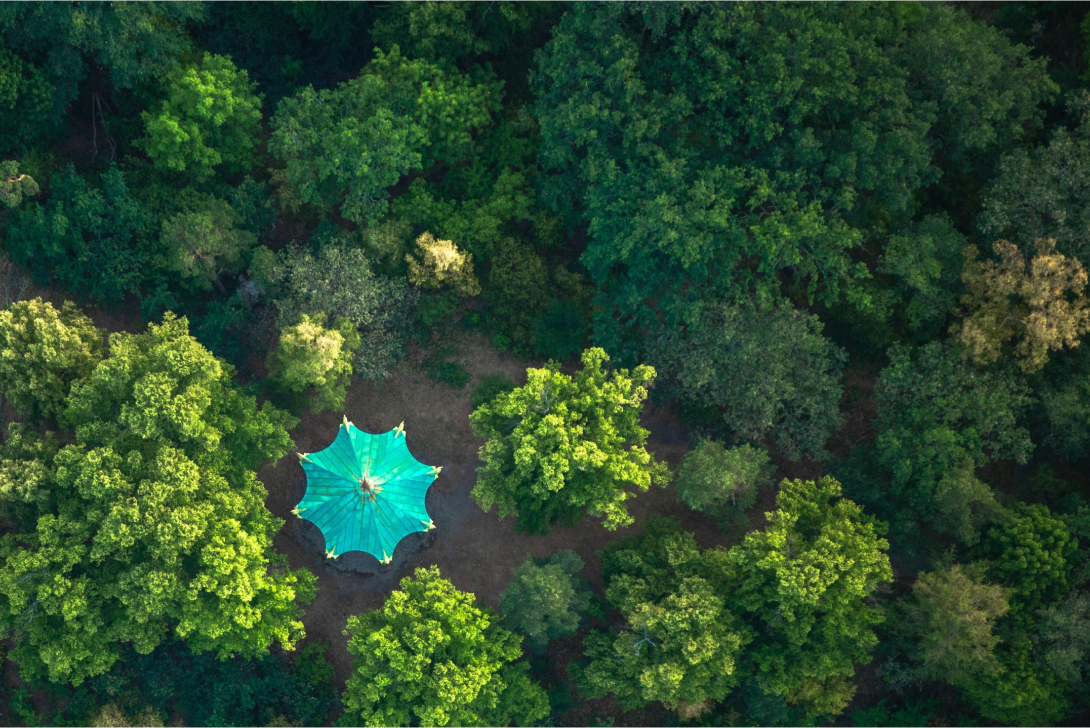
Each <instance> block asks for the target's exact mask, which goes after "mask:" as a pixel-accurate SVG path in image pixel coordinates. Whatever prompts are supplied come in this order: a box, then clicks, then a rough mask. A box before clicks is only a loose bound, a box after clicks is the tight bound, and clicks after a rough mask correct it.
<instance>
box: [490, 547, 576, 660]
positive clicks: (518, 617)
mask: <svg viewBox="0 0 1090 728" xmlns="http://www.w3.org/2000/svg"><path fill="white" fill-rule="evenodd" d="M582 568H583V560H582V559H580V558H579V556H578V555H577V554H576V553H575V552H574V551H571V550H568V549H565V550H563V551H557V552H556V553H555V554H553V555H552V556H551V557H549V558H548V559H545V560H544V562H543V563H541V564H538V563H537V562H535V561H534V559H532V558H530V557H527V558H526V561H524V562H523V564H522V566H520V567H519V568H517V569H514V570H513V573H514V575H515V576H514V579H512V581H511V586H509V587H507V591H505V592H504V593H503V594H502V595H501V596H500V611H501V612H502V613H503V616H504V619H505V620H506V622H507V624H508V626H510V627H511V628H512V629H514V630H516V631H518V632H521V633H522V634H524V635H526V637H527V641H528V642H529V644H530V646H531V647H532V648H533V649H535V650H538V651H540V650H543V649H544V648H545V646H546V645H548V644H549V641H550V640H554V639H556V638H557V637H565V636H567V635H570V634H575V632H576V631H577V630H578V629H579V621H580V618H581V616H582V612H583V611H585V610H586V608H587V606H588V605H589V604H590V592H588V591H587V590H586V588H585V587H584V585H583V583H582V580H581V579H579V578H578V577H577V576H576V574H578V573H579V571H580V570H582Z"/></svg>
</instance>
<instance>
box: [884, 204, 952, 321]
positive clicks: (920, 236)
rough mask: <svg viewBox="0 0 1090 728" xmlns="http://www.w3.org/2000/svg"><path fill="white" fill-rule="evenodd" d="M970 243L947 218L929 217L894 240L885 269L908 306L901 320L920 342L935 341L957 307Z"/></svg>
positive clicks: (886, 259) (888, 247) (941, 216)
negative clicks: (967, 244)
mask: <svg viewBox="0 0 1090 728" xmlns="http://www.w3.org/2000/svg"><path fill="white" fill-rule="evenodd" d="M966 242H967V241H966V239H965V237H964V236H963V235H961V234H960V233H959V232H958V231H957V230H956V229H954V226H953V225H952V224H951V222H950V219H949V218H948V217H946V216H945V215H929V216H927V217H925V218H924V219H923V220H922V221H920V222H919V223H917V224H914V225H912V226H911V227H910V228H908V229H907V230H904V231H903V232H901V233H899V234H897V235H894V236H892V237H890V239H889V242H888V243H887V244H886V249H885V251H884V252H883V254H882V270H883V272H884V273H887V274H889V275H891V276H894V277H895V280H896V283H895V288H896V291H897V293H898V294H899V296H900V297H901V298H902V299H903V300H905V301H907V303H908V305H907V307H905V308H903V309H901V310H899V311H898V316H899V318H900V319H901V320H903V321H904V322H905V326H906V327H907V328H908V330H909V331H911V332H912V333H913V335H914V336H915V337H916V338H917V339H922V340H930V339H932V338H934V337H935V336H937V335H938V334H939V333H940V332H941V331H942V329H943V328H944V327H945V323H946V320H947V318H948V317H949V315H950V314H951V312H952V311H953V310H954V308H955V306H956V305H957V300H958V295H957V294H958V289H959V288H960V285H961V267H962V249H963V248H964V247H965V244H966Z"/></svg>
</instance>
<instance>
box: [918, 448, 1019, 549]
mask: <svg viewBox="0 0 1090 728" xmlns="http://www.w3.org/2000/svg"><path fill="white" fill-rule="evenodd" d="M975 471H976V467H975V465H974V463H973V461H972V460H971V459H969V460H966V461H965V462H963V463H962V464H961V465H959V466H957V467H955V468H953V469H951V470H949V471H947V472H946V474H945V475H943V476H942V478H941V479H940V480H939V482H938V484H937V485H936V486H935V519H934V522H935V528H937V529H939V530H940V531H943V532H944V533H950V534H953V535H954V536H956V537H957V538H958V539H959V540H960V541H961V542H962V543H963V544H965V545H966V546H973V545H975V544H976V543H977V542H978V541H979V540H980V532H981V530H982V529H983V528H984V527H985V526H987V525H989V524H991V523H993V522H994V521H997V520H999V519H1000V518H1002V517H1003V516H1004V515H1005V512H1004V511H1003V507H1002V506H1001V505H999V503H998V502H997V501H996V500H995V494H994V493H993V492H992V489H991V488H989V487H988V484H987V483H985V482H984V481H983V480H981V479H980V478H978V477H976V472H975Z"/></svg>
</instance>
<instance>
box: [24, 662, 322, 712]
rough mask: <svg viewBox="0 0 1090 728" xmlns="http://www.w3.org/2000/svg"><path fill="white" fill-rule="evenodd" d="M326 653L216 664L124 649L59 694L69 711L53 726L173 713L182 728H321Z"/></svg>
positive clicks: (47, 686) (47, 687)
mask: <svg viewBox="0 0 1090 728" xmlns="http://www.w3.org/2000/svg"><path fill="white" fill-rule="evenodd" d="M324 652H325V645H322V644H321V643H315V642H312V643H308V644H307V646H306V647H303V648H301V649H300V650H299V651H298V652H296V653H294V655H291V654H290V653H289V656H290V659H288V658H286V657H276V656H266V657H263V658H259V659H246V658H237V657H236V658H231V659H228V660H219V659H217V658H216V657H215V656H214V655H212V654H207V653H205V654H193V653H192V652H190V651H189V650H187V649H185V648H184V647H183V646H180V645H177V644H169V645H164V646H162V647H159V648H158V649H156V650H155V651H154V652H152V653H151V654H148V655H141V654H139V653H138V652H135V651H133V650H127V651H126V652H125V653H124V654H123V656H122V659H121V660H120V661H119V662H118V663H117V664H116V665H115V667H114V668H113V669H112V670H110V672H108V673H106V674H105V675H101V676H99V677H97V678H94V679H92V680H89V681H87V682H86V683H84V684H83V685H81V686H80V687H78V688H76V689H74V690H67V691H65V690H61V691H60V697H63V698H67V699H68V704H67V707H66V709H65V710H64V712H63V713H61V714H60V715H58V718H60V719H61V720H62V721H64V722H58V723H54V725H58V724H60V725H104V723H101V722H97V721H99V720H101V716H102V714H103V708H104V706H113V708H114V709H115V710H116V712H117V713H120V714H121V715H123V716H125V717H127V719H128V720H132V721H137V722H134V723H129V724H130V725H140V724H141V722H140V721H141V718H140V716H147V715H149V714H150V715H153V716H156V717H157V718H158V719H159V720H161V721H162V720H169V719H170V717H171V716H172V715H175V714H176V715H178V717H179V718H180V719H181V720H182V721H183V722H184V724H185V725H220V726H253V725H270V724H274V722H275V721H281V723H280V724H284V723H286V724H292V723H295V724H298V725H324V724H325V723H326V722H327V716H328V715H329V713H330V711H331V710H332V709H333V708H334V707H336V705H337V702H338V701H337V692H336V689H335V688H334V687H333V684H332V677H333V668H332V666H331V665H330V664H329V663H328V662H326V661H325V657H324ZM35 687H38V686H35ZM42 687H45V688H46V689H47V690H49V691H52V692H55V691H57V688H56V687H55V686H53V685H46V686H42ZM111 712H113V711H111ZM145 720H146V718H145ZM28 725H29V723H28ZM115 725H116V724H115Z"/></svg>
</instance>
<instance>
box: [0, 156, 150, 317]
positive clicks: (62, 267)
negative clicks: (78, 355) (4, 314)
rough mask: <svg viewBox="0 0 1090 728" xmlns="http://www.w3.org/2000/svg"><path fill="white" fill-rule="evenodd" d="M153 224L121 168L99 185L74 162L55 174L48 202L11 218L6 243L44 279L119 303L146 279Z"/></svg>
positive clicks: (17, 258) (33, 204)
mask: <svg viewBox="0 0 1090 728" xmlns="http://www.w3.org/2000/svg"><path fill="white" fill-rule="evenodd" d="M151 227H152V217H151V215H150V214H149V213H148V211H147V210H146V209H145V208H144V207H143V205H141V204H140V202H139V201H138V200H137V199H136V198H134V197H133V196H132V195H131V194H130V192H129V188H128V185H127V184H126V182H125V178H124V175H123V174H122V173H121V172H120V171H119V170H118V169H117V168H116V167H111V168H110V169H109V170H108V171H107V172H106V173H105V174H103V175H102V176H101V178H100V180H99V183H98V184H97V185H96V184H92V183H90V182H88V181H87V180H86V179H84V178H83V177H81V176H80V175H78V174H77V173H76V170H75V168H74V167H73V166H72V165H69V166H67V167H65V168H64V169H63V170H61V171H60V172H58V173H57V174H55V175H53V178H52V180H51V181H50V183H49V199H48V200H47V201H46V202H45V203H44V204H41V203H39V202H37V201H32V202H30V203H29V204H28V205H26V206H25V207H24V208H23V209H22V210H19V211H18V212H17V213H16V214H15V215H14V216H13V217H12V218H11V220H10V221H9V222H8V227H7V230H6V236H5V237H6V243H5V244H6V246H7V249H8V250H9V251H10V252H11V255H12V259H13V260H15V262H17V263H20V264H22V265H25V266H26V267H27V268H28V269H29V270H31V271H32V272H34V274H35V275H36V276H37V277H38V278H39V279H43V280H48V279H52V280H54V281H56V282H58V283H60V284H61V285H63V286H65V287H66V288H68V289H69V290H71V291H73V292H75V293H77V294H79V295H82V296H88V297H91V298H94V299H96V300H98V301H101V302H103V303H112V304H117V303H120V301H121V300H122V299H123V298H124V297H125V295H126V294H131V293H137V292H138V291H139V290H140V287H141V285H142V283H143V281H144V278H145V277H146V276H147V275H148V269H149V268H150V255H149V253H150V251H151V250H152V249H153V246H152V245H150V244H149V243H150V241H149V236H150V234H151Z"/></svg>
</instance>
